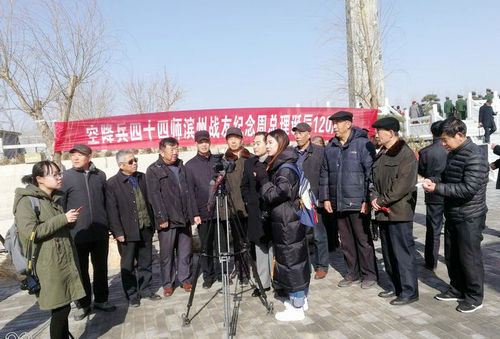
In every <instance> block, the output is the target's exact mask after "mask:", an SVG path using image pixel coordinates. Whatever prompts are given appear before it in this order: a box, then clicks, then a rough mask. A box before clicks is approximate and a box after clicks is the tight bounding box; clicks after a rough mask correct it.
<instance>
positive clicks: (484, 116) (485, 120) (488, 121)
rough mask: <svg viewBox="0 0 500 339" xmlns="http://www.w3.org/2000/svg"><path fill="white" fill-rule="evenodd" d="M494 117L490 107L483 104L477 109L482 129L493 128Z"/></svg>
mask: <svg viewBox="0 0 500 339" xmlns="http://www.w3.org/2000/svg"><path fill="white" fill-rule="evenodd" d="M494 115H496V114H495V112H494V111H493V107H491V106H488V105H486V104H484V105H483V106H481V107H480V108H479V122H480V123H482V124H483V127H493V126H495V119H494V118H493V116H494Z"/></svg>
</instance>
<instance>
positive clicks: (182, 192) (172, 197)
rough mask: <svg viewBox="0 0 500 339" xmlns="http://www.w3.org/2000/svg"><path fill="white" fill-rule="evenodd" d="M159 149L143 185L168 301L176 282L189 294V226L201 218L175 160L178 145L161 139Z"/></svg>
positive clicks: (185, 179)
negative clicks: (154, 224)
mask: <svg viewBox="0 0 500 339" xmlns="http://www.w3.org/2000/svg"><path fill="white" fill-rule="evenodd" d="M159 148H160V154H159V157H158V160H157V161H156V162H154V163H153V164H151V165H150V166H149V167H148V169H147V171H146V182H147V189H148V195H149V201H150V203H151V205H152V207H153V212H154V216H155V221H156V228H157V230H158V240H159V242H160V269H161V282H162V286H163V295H164V296H165V297H169V296H171V295H172V294H173V293H174V288H175V282H176V280H178V281H179V282H180V284H181V286H182V288H183V289H184V290H185V291H186V292H189V291H191V287H192V285H191V266H192V239H191V224H192V223H193V224H195V225H199V224H200V223H201V218H200V216H199V214H198V213H197V208H196V201H195V200H194V194H193V193H192V192H191V191H190V188H189V184H188V178H187V175H186V169H185V167H184V165H183V163H182V160H180V159H179V158H178V157H179V142H178V141H177V139H175V138H164V139H162V140H161V141H160V144H159ZM174 253H175V254H174ZM175 255H176V256H177V258H175Z"/></svg>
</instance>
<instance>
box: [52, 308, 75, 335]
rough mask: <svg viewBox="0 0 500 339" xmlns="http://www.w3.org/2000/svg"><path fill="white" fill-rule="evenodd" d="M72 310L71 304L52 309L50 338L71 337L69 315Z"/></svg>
mask: <svg viewBox="0 0 500 339" xmlns="http://www.w3.org/2000/svg"><path fill="white" fill-rule="evenodd" d="M70 311H71V306H69V304H68V305H65V306H62V307H59V308H55V309H53V310H52V311H51V317H50V339H68V338H69V326H68V315H69V312H70Z"/></svg>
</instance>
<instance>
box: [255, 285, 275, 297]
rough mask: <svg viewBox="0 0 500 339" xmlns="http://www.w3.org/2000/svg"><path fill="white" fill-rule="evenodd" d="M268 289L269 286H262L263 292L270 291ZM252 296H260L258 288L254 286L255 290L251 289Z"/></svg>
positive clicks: (269, 288)
mask: <svg viewBox="0 0 500 339" xmlns="http://www.w3.org/2000/svg"><path fill="white" fill-rule="evenodd" d="M270 290H271V287H268V288H264V292H267V291H270ZM252 297H260V290H259V289H258V288H256V289H255V290H253V292H252Z"/></svg>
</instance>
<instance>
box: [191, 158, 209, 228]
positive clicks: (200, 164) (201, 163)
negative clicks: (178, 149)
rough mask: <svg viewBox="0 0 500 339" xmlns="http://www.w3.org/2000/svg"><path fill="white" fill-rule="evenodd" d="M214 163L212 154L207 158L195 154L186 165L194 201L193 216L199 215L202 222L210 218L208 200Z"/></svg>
mask: <svg viewBox="0 0 500 339" xmlns="http://www.w3.org/2000/svg"><path fill="white" fill-rule="evenodd" d="M215 163H216V159H215V157H214V156H213V155H212V154H210V156H209V157H208V158H207V157H204V156H202V155H199V154H197V155H195V157H194V158H192V159H191V160H189V161H188V162H187V163H186V173H187V176H188V183H189V185H190V188H191V191H192V192H193V194H194V196H195V199H196V213H195V214H197V215H199V216H200V217H201V220H202V221H203V222H206V221H207V220H208V219H209V218H210V211H209V210H208V200H209V198H210V193H211V192H210V181H211V180H212V179H213V177H214V174H215V172H214V165H215ZM214 218H215V214H214Z"/></svg>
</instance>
